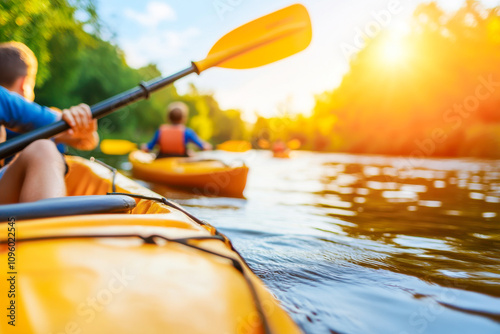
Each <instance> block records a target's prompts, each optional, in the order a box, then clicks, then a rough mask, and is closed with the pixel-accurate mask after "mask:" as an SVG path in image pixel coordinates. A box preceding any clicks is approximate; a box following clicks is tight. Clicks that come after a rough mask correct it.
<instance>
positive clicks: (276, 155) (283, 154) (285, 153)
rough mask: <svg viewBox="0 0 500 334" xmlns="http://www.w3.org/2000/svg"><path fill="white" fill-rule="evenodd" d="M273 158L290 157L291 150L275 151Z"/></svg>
mask: <svg viewBox="0 0 500 334" xmlns="http://www.w3.org/2000/svg"><path fill="white" fill-rule="evenodd" d="M273 158H280V159H289V158H290V151H282V152H273Z"/></svg>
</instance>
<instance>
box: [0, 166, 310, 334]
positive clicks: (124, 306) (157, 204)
mask: <svg viewBox="0 0 500 334" xmlns="http://www.w3.org/2000/svg"><path fill="white" fill-rule="evenodd" d="M68 164H69V168H70V172H69V173H68V175H67V189H68V195H70V196H82V195H105V194H106V193H107V192H110V191H111V189H112V180H113V175H112V172H111V171H110V170H108V169H106V168H105V167H103V166H101V165H98V164H97V163H92V162H90V161H87V160H85V159H81V158H77V157H68ZM114 183H115V186H116V191H117V192H120V193H129V194H130V193H132V194H137V195H141V196H146V197H148V198H149V197H154V198H159V197H160V196H159V195H157V194H155V193H153V192H152V191H150V190H148V189H145V188H143V187H141V186H139V185H138V184H137V183H135V182H133V181H131V180H129V179H127V178H126V177H124V176H122V175H120V174H118V175H116V178H115V182H114ZM135 200H136V207H135V208H133V209H131V210H129V212H128V213H122V214H116V213H110V214H91V215H78V216H64V217H57V218H42V219H30V220H24V221H17V222H16V229H17V241H16V246H15V247H16V249H15V251H16V258H17V259H19V261H17V263H16V271H17V276H16V280H17V281H16V296H15V301H16V322H15V325H16V326H15V327H13V326H10V325H8V323H7V321H2V322H0V332H1V333H23V334H27V333H66V332H68V333H69V332H75V333H76V332H78V333H195V334H196V333H265V332H273V333H299V332H300V330H299V329H298V327H297V326H296V325H295V323H294V322H293V321H292V320H291V319H290V317H289V316H288V315H287V314H286V312H285V311H284V310H283V309H282V308H281V306H280V305H279V304H278V302H277V301H276V300H275V299H274V297H273V296H272V295H271V294H270V293H269V292H268V291H267V289H266V288H265V287H264V285H263V283H262V282H261V281H260V279H259V278H257V277H256V276H255V275H254V274H253V273H252V272H251V270H250V269H249V268H248V266H247V265H246V264H245V263H244V261H243V259H241V257H240V256H239V254H238V253H237V252H235V251H234V250H233V249H232V246H231V245H230V242H229V241H228V240H227V239H226V238H224V237H223V236H221V235H219V234H217V232H216V230H215V229H214V228H213V227H212V226H210V225H204V224H203V223H200V222H197V221H196V220H194V219H193V218H190V216H188V215H187V214H186V213H185V212H184V211H183V209H182V208H180V207H177V206H176V205H173V204H172V206H168V205H166V203H163V202H161V201H155V200H152V199H140V198H136V199H135ZM5 224H6V223H4V225H5ZM2 227H5V226H2ZM179 240H180V241H179ZM0 241H2V244H0V261H3V263H7V261H8V256H9V255H8V249H7V244H6V235H3V234H2V235H1V239H0ZM235 263H239V265H241V267H238V266H236V265H235ZM238 268H239V269H238ZM7 278H8V277H7ZM5 279H6V278H5ZM252 291H254V293H252ZM7 299H8V296H7V293H5V294H1V295H0V302H1V303H2V305H7V303H9V300H7ZM266 326H267V329H266Z"/></svg>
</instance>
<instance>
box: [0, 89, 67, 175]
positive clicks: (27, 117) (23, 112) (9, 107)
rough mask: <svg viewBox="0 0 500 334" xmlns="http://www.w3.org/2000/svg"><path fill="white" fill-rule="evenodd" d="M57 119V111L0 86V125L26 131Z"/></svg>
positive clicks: (1, 172) (0, 171)
mask: <svg viewBox="0 0 500 334" xmlns="http://www.w3.org/2000/svg"><path fill="white" fill-rule="evenodd" d="M58 119H59V115H58V113H57V112H55V111H53V110H50V109H49V108H47V107H42V106H41V105H39V104H36V103H34V102H28V101H26V100H25V99H24V97H22V96H21V95H19V94H17V93H14V92H10V91H9V90H7V89H6V88H4V87H2V86H0V125H4V126H5V127H6V128H9V129H11V130H14V131H18V132H28V131H30V130H33V129H37V128H40V127H42V126H45V125H48V124H51V123H54V122H55V121H57V120H58ZM4 172H5V168H2V169H1V170H0V177H2V175H3V173H4Z"/></svg>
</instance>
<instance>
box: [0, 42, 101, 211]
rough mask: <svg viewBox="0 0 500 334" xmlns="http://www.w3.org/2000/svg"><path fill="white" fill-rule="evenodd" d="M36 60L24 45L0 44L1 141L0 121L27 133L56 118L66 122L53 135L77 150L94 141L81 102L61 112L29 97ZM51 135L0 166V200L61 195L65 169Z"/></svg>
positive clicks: (92, 125)
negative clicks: (63, 128) (60, 130)
mask: <svg viewBox="0 0 500 334" xmlns="http://www.w3.org/2000/svg"><path fill="white" fill-rule="evenodd" d="M37 66H38V65H37V60H36V57H35V55H34V54H33V52H32V51H31V50H30V49H29V48H28V47H27V46H26V45H24V44H22V43H18V42H9V43H2V44H0V128H1V129H0V133H1V134H2V135H1V136H0V137H3V138H0V141H3V140H5V129H4V128H3V127H4V126H5V127H7V128H9V129H11V130H13V131H15V132H27V131H30V130H33V129H36V128H38V127H42V126H45V125H48V124H50V123H53V122H56V121H58V120H60V119H61V118H62V119H63V120H65V121H66V122H67V123H68V124H69V125H70V127H71V129H70V130H68V131H66V132H64V133H63V134H61V135H59V136H57V137H55V139H54V140H55V142H60V143H65V144H68V145H70V146H73V147H75V148H77V149H81V150H90V149H93V148H95V147H96V146H97V144H98V142H99V137H98V135H97V123H96V122H95V121H94V120H92V114H91V111H90V107H89V106H88V105H86V104H80V105H78V106H73V107H71V108H69V109H66V110H63V111H62V113H58V112H55V111H53V110H50V109H49V108H47V107H42V106H40V105H38V104H36V103H34V102H31V101H33V99H34V87H35V80H36V72H37ZM55 142H53V141H52V140H38V141H35V142H34V143H32V144H30V145H29V146H28V147H27V148H25V149H24V150H23V151H22V152H21V153H20V154H19V155H18V156H17V158H16V159H15V160H14V161H13V162H12V163H11V164H10V165H9V166H7V167H3V168H1V169H0V189H1V191H0V204H8V203H17V202H30V201H36V200H40V199H44V198H53V197H61V196H64V195H65V194H66V185H65V183H64V174H65V172H66V171H67V166H66V163H65V161H64V158H63V156H62V155H61V154H60V153H59V152H58V150H57V148H56V145H55Z"/></svg>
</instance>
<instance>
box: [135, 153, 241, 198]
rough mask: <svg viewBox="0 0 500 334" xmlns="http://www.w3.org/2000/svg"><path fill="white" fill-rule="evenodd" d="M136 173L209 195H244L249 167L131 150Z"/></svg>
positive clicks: (138, 176)
mask: <svg viewBox="0 0 500 334" xmlns="http://www.w3.org/2000/svg"><path fill="white" fill-rule="evenodd" d="M129 160H130V162H131V164H132V174H133V176H134V177H136V178H138V179H141V180H145V181H151V182H158V183H164V184H168V185H172V186H177V187H183V188H186V189H188V190H190V191H194V192H196V193H200V194H201V195H208V196H229V197H243V190H245V185H246V182H247V175H248V167H247V166H245V165H242V166H238V167H233V166H228V165H226V164H225V163H223V162H222V161H219V160H203V159H196V158H162V159H157V160H155V157H154V155H153V154H150V153H145V152H142V151H134V152H132V153H130V155H129Z"/></svg>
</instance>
